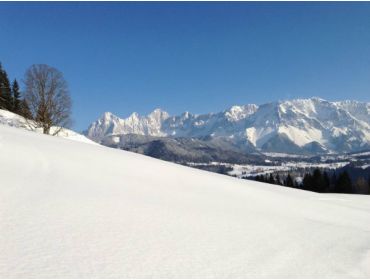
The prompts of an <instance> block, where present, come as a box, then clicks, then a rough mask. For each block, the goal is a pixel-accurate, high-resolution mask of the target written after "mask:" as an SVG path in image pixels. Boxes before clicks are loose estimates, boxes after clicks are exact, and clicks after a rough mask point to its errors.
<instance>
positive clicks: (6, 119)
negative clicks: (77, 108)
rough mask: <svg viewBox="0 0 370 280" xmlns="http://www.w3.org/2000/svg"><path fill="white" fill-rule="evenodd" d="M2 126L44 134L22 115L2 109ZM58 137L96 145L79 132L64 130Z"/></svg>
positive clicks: (0, 117)
mask: <svg viewBox="0 0 370 280" xmlns="http://www.w3.org/2000/svg"><path fill="white" fill-rule="evenodd" d="M0 125H7V126H13V127H17V128H22V129H26V130H32V131H35V132H38V133H42V130H41V129H39V128H37V129H35V128H33V127H32V122H29V123H27V121H26V120H25V119H24V118H23V117H22V116H20V115H17V114H14V113H12V112H9V111H6V110H1V109H0ZM55 129H57V128H56V127H52V128H51V133H53V132H55ZM57 136H58V137H63V138H67V139H70V140H74V141H79V142H84V143H89V144H95V145H96V142H94V141H92V140H90V139H88V138H87V137H86V136H84V135H82V134H79V133H77V132H74V131H73V130H70V129H67V128H63V129H62V130H61V131H60V132H59V133H58V135H57Z"/></svg>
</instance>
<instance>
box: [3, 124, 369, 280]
mask: <svg viewBox="0 0 370 280" xmlns="http://www.w3.org/2000/svg"><path fill="white" fill-rule="evenodd" d="M0 166H1V169H0V180H1V183H0V230H1V235H0V251H1V254H0V277H1V278H13V277H19V278H21V277H27V278H34V277H38V278H51V277H53V278H57V277H58V278H71V277H73V278H80V277H91V278H108V277H109V278H116V277H121V278H125V277H131V278H139V277H157V278H162V277H165V278H172V277H177V278H180V277H202V278H207V277H218V278H224V277H370V267H369V263H370V203H369V197H368V196H356V195H335V194H316V193H311V192H305V191H299V190H295V189H288V188H284V187H278V186H274V185H267V184H262V183H258V182H251V181H246V180H238V179H234V178H231V177H227V176H222V175H218V174H214V173H208V172H205V171H200V170H196V169H191V168H188V167H183V166H179V165H176V164H172V163H168V162H164V161H160V160H156V159H153V158H149V157H145V156H142V155H139V154H134V153H130V152H125V151H120V150H115V149H110V148H106V147H102V146H97V145H96V146H95V145H88V144H86V143H80V142H76V141H70V140H68V139H63V138H56V137H51V136H45V135H41V134H37V133H32V132H28V131H25V130H21V129H16V128H11V127H6V126H2V125H0Z"/></svg>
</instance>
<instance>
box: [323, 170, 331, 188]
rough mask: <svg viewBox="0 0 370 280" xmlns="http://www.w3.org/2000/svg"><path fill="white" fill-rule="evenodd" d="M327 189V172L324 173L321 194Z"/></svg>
mask: <svg viewBox="0 0 370 280" xmlns="http://www.w3.org/2000/svg"><path fill="white" fill-rule="evenodd" d="M329 189H330V178H329V175H328V172H326V171H324V173H323V189H322V192H328V191H329Z"/></svg>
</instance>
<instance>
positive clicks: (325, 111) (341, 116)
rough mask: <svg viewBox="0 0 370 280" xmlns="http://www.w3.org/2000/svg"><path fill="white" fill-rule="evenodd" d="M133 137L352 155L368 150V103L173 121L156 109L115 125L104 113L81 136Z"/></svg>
mask: <svg viewBox="0 0 370 280" xmlns="http://www.w3.org/2000/svg"><path fill="white" fill-rule="evenodd" d="M120 134H138V135H148V136H160V137H188V138H200V137H223V138H224V140H227V139H233V141H234V142H235V139H238V140H239V141H243V143H245V142H247V143H249V145H250V146H251V147H254V148H255V149H258V150H261V151H270V152H285V153H311V154H317V153H327V152H353V151H359V150H364V149H368V148H370V103H364V102H357V101H340V102H329V101H326V100H323V99H320V98H310V99H295V100H288V101H280V102H272V103H267V104H263V105H260V106H257V105H254V104H248V105H243V106H233V107H231V108H230V109H228V110H225V111H223V112H219V113H210V114H202V115H194V114H191V113H189V112H185V113H183V114H181V115H179V116H169V114H168V113H166V112H164V111H161V110H159V109H156V110H155V111H154V112H152V113H151V114H149V115H148V116H144V117H143V116H139V115H138V114H136V113H134V114H132V115H131V116H130V117H128V118H126V119H121V118H119V117H117V116H114V115H113V114H111V113H105V114H103V116H102V117H101V118H99V119H98V120H97V121H95V122H94V123H92V124H91V125H90V127H89V129H88V130H87V131H86V135H87V136H88V137H89V138H91V139H93V140H95V141H98V142H101V141H102V140H103V139H104V138H105V137H107V136H112V135H120Z"/></svg>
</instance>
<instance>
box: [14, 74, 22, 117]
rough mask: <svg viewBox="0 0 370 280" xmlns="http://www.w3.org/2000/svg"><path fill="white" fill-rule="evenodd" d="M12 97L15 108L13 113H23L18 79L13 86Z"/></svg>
mask: <svg viewBox="0 0 370 280" xmlns="http://www.w3.org/2000/svg"><path fill="white" fill-rule="evenodd" d="M12 97H13V106H12V107H13V108H12V111H13V112H14V113H16V114H20V113H21V99H20V98H21V93H20V92H19V85H18V82H17V80H16V79H14V81H13V84H12Z"/></svg>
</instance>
